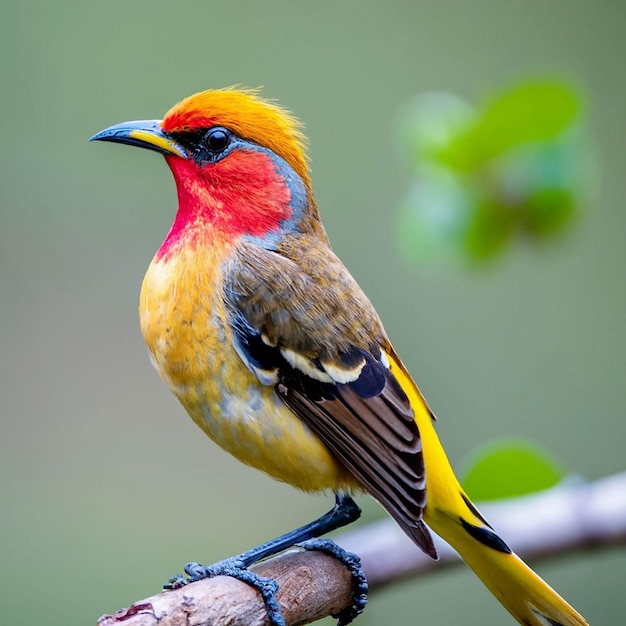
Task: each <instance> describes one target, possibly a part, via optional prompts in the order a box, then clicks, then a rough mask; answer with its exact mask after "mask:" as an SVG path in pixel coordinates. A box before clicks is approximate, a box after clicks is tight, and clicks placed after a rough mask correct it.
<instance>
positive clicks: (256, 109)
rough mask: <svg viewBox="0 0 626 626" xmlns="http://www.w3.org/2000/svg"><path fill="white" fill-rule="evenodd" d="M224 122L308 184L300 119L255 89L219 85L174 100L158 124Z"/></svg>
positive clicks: (169, 127)
mask: <svg viewBox="0 0 626 626" xmlns="http://www.w3.org/2000/svg"><path fill="white" fill-rule="evenodd" d="M211 126H224V127H225V128H228V129H229V130H232V131H233V132H234V133H236V134H237V135H239V136H240V137H241V138H243V139H247V140H249V141H254V142H255V143H257V144H259V145H260V146H264V147H266V148H269V149H270V150H272V152H274V153H276V154H277V155H278V156H280V157H282V158H283V159H285V161H287V163H289V165H291V167H293V169H294V170H295V171H296V173H297V174H298V175H299V176H300V177H301V178H302V180H303V181H304V182H305V183H306V184H307V186H308V185H309V176H308V169H309V168H308V162H307V156H306V139H305V136H304V135H303V133H302V131H301V125H300V122H299V121H298V120H297V119H295V118H294V117H293V116H292V115H291V114H290V113H289V112H288V111H286V110H285V109H282V108H281V107H279V106H278V105H276V104H274V103H272V102H268V101H266V100H263V99H262V98H261V97H260V96H259V95H258V92H257V91H256V90H245V91H243V90H235V89H220V90H208V91H201V92H200V93H196V94H194V95H192V96H189V97H188V98H185V99H184V100H182V101H181V102H179V103H178V104H175V105H174V106H173V107H172V108H171V109H170V110H169V111H168V112H167V114H166V115H165V118H164V119H163V122H162V124H161V127H162V129H163V130H164V131H165V132H184V131H194V130H199V129H203V128H210V127H211Z"/></svg>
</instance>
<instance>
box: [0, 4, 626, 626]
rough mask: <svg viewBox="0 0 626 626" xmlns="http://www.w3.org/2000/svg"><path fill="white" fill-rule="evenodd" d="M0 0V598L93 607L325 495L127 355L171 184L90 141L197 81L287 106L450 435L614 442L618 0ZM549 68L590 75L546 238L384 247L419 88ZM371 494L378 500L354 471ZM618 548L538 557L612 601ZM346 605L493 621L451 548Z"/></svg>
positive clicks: (134, 343)
mask: <svg viewBox="0 0 626 626" xmlns="http://www.w3.org/2000/svg"><path fill="white" fill-rule="evenodd" d="M2 13H3V17H2V20H1V22H0V34H1V36H0V50H1V52H2V54H1V55H0V64H1V67H2V98H1V101H0V102H1V104H0V106H1V111H2V139H3V140H2V146H1V150H2V168H1V170H0V179H1V185H0V294H1V296H0V298H1V299H0V321H1V324H0V419H1V422H0V564H1V566H0V621H1V622H2V623H5V624H12V625H13V626H22V625H26V624H29V625H30V624H34V623H46V624H48V625H55V624H64V625H65V624H93V623H94V622H95V620H96V619H97V617H98V616H99V615H100V614H101V613H105V612H113V611H115V610H116V609H118V608H120V607H122V606H127V605H128V604H129V603H130V602H132V601H133V600H137V599H140V598H143V597H145V596H147V595H150V594H152V593H154V592H156V591H157V590H158V589H159V587H160V585H161V584H162V583H163V582H164V580H165V579H166V578H167V577H168V576H169V575H171V574H173V573H175V572H177V571H180V569H181V566H182V564H183V563H185V562H186V561H189V560H200V561H203V562H211V561H214V560H217V559H219V558H221V557H224V556H227V555H230V554H233V553H235V552H237V551H240V550H241V549H243V548H246V547H249V546H252V545H254V544H256V543H258V542H260V541H261V540H264V539H266V538H268V537H270V536H273V535H274V534H276V533H278V532H279V531H283V530H286V529H289V528H291V527H293V526H294V525H296V524H298V523H301V522H304V521H306V520H308V519H310V518H313V517H314V516H315V515H317V514H319V513H320V512H322V511H324V510H326V509H327V508H328V506H329V504H330V499H329V498H324V497H322V496H319V497H314V496H306V495H303V494H299V493H297V492H295V491H294V490H292V489H291V488H290V487H288V486H285V485H281V484H277V483H275V482H273V481H271V480H270V479H268V478H266V477H265V476H263V475H261V474H258V473H256V472H254V471H253V470H250V469H247V468H245V467H242V466H240V465H239V464H238V463H237V462H235V461H234V460H232V459H230V458H229V457H227V456H226V455H225V454H224V453H222V452H221V451H220V450H219V449H218V448H217V447H216V446H215V445H213V444H211V442H209V441H208V440H207V439H206V438H205V437H204V436H203V435H201V433H200V432H199V431H198V430H197V428H196V427H195V426H194V425H193V424H192V422H191V421H190V420H189V419H188V418H187V417H186V415H185V414H184V413H183V410H182V409H181V408H180V407H179V406H178V404H177V402H176V401H175V399H174V398H173V396H171V395H170V393H169V391H168V390H167V389H166V387H165V385H164V384H162V383H161V381H160V380H159V379H158V376H157V374H156V373H155V372H154V370H153V369H152V367H151V366H150V364H149V362H148V358H147V355H146V350H145V349H144V346H143V344H142V340H141V337H140V333H139V328H138V322H137V314H136V307H137V299H138V291H139V286H140V282H141V279H142V276H143V273H144V271H145V268H146V266H147V264H148V263H149V261H150V259H151V257H152V254H153V253H154V251H155V250H156V248H157V247H158V245H159V243H160V242H161V240H162V238H163V237H164V235H165V233H166V231H167V229H168V227H169V224H170V222H171V220H172V217H173V213H174V209H175V191H174V185H173V183H172V181H171V179H170V175H169V172H168V171H167V168H166V166H165V164H164V163H163V162H162V160H161V159H160V158H158V157H157V156H156V155H154V154H146V153H145V152H142V151H139V150H130V149H125V148H121V147H119V146H109V145H94V144H88V143H87V139H88V137H89V136H90V135H92V134H93V133H95V132H96V131H98V130H100V129H102V128H104V127H105V126H107V125H109V124H112V123H116V122H120V121H125V120H129V119H136V118H147V117H160V116H162V115H163V113H164V112H165V111H166V110H167V109H168V108H169V106H170V105H172V104H173V103H174V102H175V101H177V100H179V99H181V98H182V97H184V96H186V95H188V94H190V93H192V92H194V91H198V90H201V89H205V88H208V87H222V86H226V85H230V84H234V83H242V84H244V85H248V86H259V85H263V86H264V94H265V95H266V96H268V97H271V98H276V99H279V100H280V102H281V103H282V104H283V105H285V106H287V107H288V108H290V109H291V110H293V111H294V112H295V113H296V114H297V115H298V116H299V117H300V118H301V119H302V120H304V121H305V122H306V128H307V133H308V135H309V136H310V138H311V154H312V157H313V178H314V184H315V189H316V192H317V198H318V202H319V205H320V207H321V211H322V214H323V217H324V220H325V224H326V227H327V229H328V231H329V234H330V236H331V239H332V241H333V244H334V248H335V250H336V251H337V252H338V253H339V255H340V256H341V257H342V258H343V259H344V261H345V262H346V264H347V266H348V267H349V268H350V269H351V271H352V272H353V273H354V274H355V276H356V277H357V279H358V280H359V281H360V283H361V284H362V286H363V287H364V288H365V290H366V291H367V292H368V294H369V295H370V297H371V298H372V300H373V302H374V303H375V305H376V306H377V308H378V311H379V313H380V314H381V316H382V318H383V320H384V321H385V323H386V326H387V329H388V331H389V333H390V335H391V338H392V340H393V341H394V343H395V344H396V347H397V348H398V350H399V352H400V353H401V354H402V356H403V358H404V360H405V361H406V362H407V364H408V365H409V367H410V369H411V370H412V372H413V374H414V376H415V377H416V379H417V381H418V382H419V383H420V385H421V387H422V389H423V391H424V392H425V394H426V396H427V397H428V399H429V401H430V403H431V405H432V406H433V408H434V409H435V411H436V412H437V414H438V416H439V418H440V421H439V427H438V428H439V432H440V434H441V437H442V439H443V441H444V443H445V445H446V447H447V450H448V451H449V454H450V456H451V459H452V461H453V463H454V464H455V465H456V466H457V467H459V468H460V467H462V466H463V462H464V459H465V458H467V457H468V455H469V453H470V451H471V450H472V449H474V448H476V447H478V446H480V445H481V444H482V443H484V442H486V441H488V440H490V439H491V438H494V437H498V436H507V437H508V436H513V435H517V436H523V437H527V438H530V439H533V440H534V441H536V442H538V443H540V444H541V445H543V446H544V447H546V448H548V449H550V450H552V451H553V452H554V454H555V455H556V456H557V458H558V459H559V461H560V462H561V463H562V464H563V465H564V466H565V467H566V468H568V469H569V470H571V471H572V472H576V473H579V474H581V475H583V476H585V477H588V478H590V479H593V478H596V477H600V476H603V475H605V474H609V473H612V472H617V471H620V470H623V469H624V465H625V463H624V441H625V440H626V420H625V419H624V407H623V399H624V393H623V390H624V374H625V373H626V372H625V370H626V367H625V356H624V355H625V354H626V335H625V333H624V331H623V319H624V307H625V305H626V296H625V293H624V291H625V290H624V270H625V267H626V246H625V245H624V241H623V240H624V233H625V232H626V212H625V211H624V198H625V197H626V176H625V175H624V164H625V163H626V130H625V122H624V111H626V75H625V73H624V70H623V63H624V58H626V38H624V35H623V33H624V25H625V24H626V6H625V5H624V4H623V3H622V2H619V1H618V0H615V1H612V2H611V1H606V0H605V1H597V2H593V3H592V2H580V1H577V0H572V1H570V2H567V3H565V2H552V3H547V2H540V1H538V0H528V1H527V2H524V3H521V2H516V3H513V2H508V3H502V2H498V1H497V0H475V1H473V2H460V1H459V2H451V3H443V2H436V1H434V0H430V1H425V0H412V1H410V2H400V1H393V2H386V3H383V2H369V1H364V0H361V1H356V0H352V1H349V2H348V1H346V2H341V3H334V2H319V3H312V2H311V3H304V2H299V3H295V2H287V1H282V2H279V1H275V0H274V1H266V2H254V1H252V0H249V1H246V2H212V1H206V0H205V1H202V2H200V1H198V2H191V1H189V2H185V1H182V2H179V3H165V2H161V1H160V0H151V1H148V0H135V1H133V2H121V1H120V0H109V2H106V3H105V2H100V3H95V2H91V3H90V2H79V1H70V0H57V1H56V2H44V1H42V0H33V1H31V2H12V1H11V0H9V2H6V3H5V4H4V5H3V11H2ZM545 73H550V74H555V73H556V74H558V75H560V76H563V77H564V78H566V79H568V80H571V81H573V82H574V83H575V84H577V85H579V87H580V88H581V89H582V90H583V92H584V93H586V103H587V109H588V115H589V120H590V126H591V132H592V136H593V141H594V145H595V150H596V153H597V157H598V172H599V176H598V185H597V189H596V193H595V196H594V198H595V202H594V203H593V205H592V206H590V207H588V211H587V213H586V214H585V215H584V216H583V217H582V219H580V220H579V221H578V223H577V224H576V225H575V227H574V228H573V229H571V230H570V231H569V233H568V234H567V235H566V236H565V237H562V238H561V239H560V240H559V241H558V242H557V244H556V245H552V246H551V247H549V248H545V249H540V250H533V249H532V248H523V247H521V246H520V247H516V248H514V249H513V250H512V251H510V252H508V253H507V254H505V255H504V256H503V258H502V259H501V260H500V261H499V262H497V263H495V264H493V266H491V267H489V268H488V269H487V270H484V271H475V270H473V271H470V270H467V271H454V272H453V271H445V270H444V269H439V270H437V271H436V272H432V271H431V270H428V271H427V270H425V269H422V268H419V267H417V266H416V265H415V264H413V265H411V264H410V263H408V262H407V261H405V260H403V259H402V258H401V256H400V254H399V253H398V251H397V242H396V239H395V237H396V233H395V224H394V219H395V215H396V213H397V209H398V206H399V204H400V203H401V200H402V198H403V196H404V194H405V192H406V189H407V186H408V184H409V178H410V177H409V173H408V171H407V170H406V168H405V167H404V166H403V165H402V164H401V162H400V160H399V159H398V158H397V156H396V154H394V149H393V141H392V135H393V133H392V129H393V124H394V118H395V116H396V115H397V114H398V111H399V110H400V109H401V107H402V106H403V104H404V103H405V102H406V101H407V100H409V99H410V98H411V97H412V96H414V95H415V94H419V93H422V92H425V91H432V90H446V91H451V92H454V93H457V94H459V95H460V96H461V97H463V98H465V99H468V100H470V101H472V100H480V99H481V98H482V96H483V95H484V94H485V93H487V92H490V91H492V90H493V89H494V88H499V87H500V86H502V85H503V84H508V83H511V82H513V81H515V80H518V79H519V78H522V77H528V76H534V75H544V74H545ZM363 504H364V505H365V509H366V518H369V519H371V518H374V517H378V516H381V515H382V512H381V511H380V510H379V508H378V507H377V506H376V505H375V504H374V503H372V502H367V500H366V499H364V501H363ZM625 568H626V551H625V550H624V549H623V548H615V549H613V550H611V551H597V552H588V553H585V554H584V555H576V556H570V557H567V558H563V559H560V560H558V561H553V562H550V563H541V564H539V565H538V569H539V571H540V572H541V573H542V574H543V575H544V576H545V577H546V578H547V579H548V580H549V581H550V582H551V583H553V584H554V586H555V587H556V588H557V589H558V590H559V591H560V592H562V593H563V594H564V595H565V596H566V597H567V598H568V599H570V600H571V601H572V603H574V604H575V605H576V607H577V608H578V609H579V610H580V611H581V612H583V613H584V614H585V615H586V616H587V617H588V618H589V619H590V621H591V622H592V623H594V624H615V623H621V621H622V620H623V609H622V607H621V604H622V602H621V600H622V595H623V581H624V571H625ZM359 623H360V624H361V625H362V626H367V625H368V624H369V625H374V624H379V623H393V624H397V625H403V624H417V623H419V624H429V625H430V624H433V625H434V624H504V623H512V621H511V620H510V619H509V618H508V617H507V615H506V614H505V613H504V611H503V609H501V608H500V606H499V605H498V604H497V603H496V601H495V600H493V599H492V598H491V597H490V596H489V594H488V593H487V592H486V591H485V590H484V589H483V588H482V586H481V584H480V583H479V582H478V581H477V580H476V579H475V578H474V577H473V575H472V574H471V573H470V572H469V571H467V570H466V569H461V568H459V569H457V570H455V571H454V572H450V573H448V572H446V574H445V575H438V576H432V577H430V578H428V579H421V580H419V581H407V582H405V583H403V584H401V585H398V586H396V587H393V588H392V589H389V590H385V591H384V592H381V594H379V595H376V596H375V597H373V598H372V600H371V604H370V606H369V607H368V610H367V612H366V614H365V615H364V616H363V617H362V618H361V619H360V620H359Z"/></svg>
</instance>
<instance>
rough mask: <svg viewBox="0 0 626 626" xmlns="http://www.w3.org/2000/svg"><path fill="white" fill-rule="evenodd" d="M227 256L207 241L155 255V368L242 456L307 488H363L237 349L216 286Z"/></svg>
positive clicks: (145, 297)
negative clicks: (263, 381) (253, 372)
mask: <svg viewBox="0 0 626 626" xmlns="http://www.w3.org/2000/svg"><path fill="white" fill-rule="evenodd" d="M223 258H224V257H223V256H220V255H218V253H217V252H216V250H215V249H214V248H213V247H211V246H203V247H202V249H200V247H198V248H196V249H195V250H193V249H191V250H189V249H186V250H181V251H179V252H176V253H174V254H171V255H170V256H168V257H164V258H161V259H157V258H155V260H153V262H152V264H151V265H150V267H149V268H148V272H147V273H146V276H145V278H144V282H143V286H142V290H141V298H140V305H139V315H140V322H141V331H142V333H143V337H144V340H145V341H146V344H147V345H148V348H149V350H150V352H151V354H152V357H153V361H154V364H155V367H156V369H157V370H158V372H159V374H160V375H161V377H162V378H163V380H164V381H165V382H166V383H167V384H168V385H169V387H170V389H171V390H172V392H173V393H174V395H176V397H177V398H178V399H179V400H180V402H181V404H182V405H183V406H184V407H185V409H186V410H187V412H188V413H189V415H190V416H191V418H192V419H193V420H194V422H195V423H196V424H198V426H200V428H201V429H202V430H203V431H204V432H205V433H206V434H207V435H209V437H211V439H213V441H215V442H216V443H217V444H218V445H220V446H221V447H222V448H224V449H225V450H227V451H228V452H230V453H231V454H232V455H233V456H235V457H236V458H238V459H239V460H240V461H242V462H244V463H246V464H248V465H251V466H253V467H255V468H257V469H260V470H262V471H264V472H266V473H267V474H269V475H270V476H272V477H273V478H276V479H278V480H281V481H284V482H288V483H290V484H292V485H294V486H295V487H298V488H299V489H303V490H305V491H319V490H326V489H331V490H335V491H337V490H350V489H354V488H356V487H357V483H356V481H355V480H354V478H352V477H351V476H350V475H349V474H348V472H347V471H346V470H345V468H343V466H341V465H340V464H339V463H338V462H337V461H336V459H335V458H334V457H333V456H332V455H331V453H330V452H329V451H328V449H327V448H326V446H324V444H323V443H322V442H321V441H320V440H319V439H318V438H317V437H316V436H315V435H314V434H313V433H311V431H310V430H309V429H308V428H307V427H306V426H305V425H304V424H303V423H302V422H301V421H300V419H298V418H297V417H296V416H295V415H294V414H293V413H292V412H291V410H289V409H288V408H287V407H286V406H285V405H284V404H283V403H282V402H281V400H280V398H279V397H278V396H277V395H276V393H275V392H274V389H273V387H267V386H263V385H261V384H260V383H259V381H258V379H257V378H256V377H255V376H254V375H253V374H252V373H251V372H250V371H249V370H248V369H247V367H246V366H245V365H244V363H243V361H242V360H241V358H240V357H239V356H238V355H237V353H236V352H235V350H234V348H233V338H232V331H231V330H230V327H229V325H228V324H227V322H226V315H225V310H224V304H223V298H222V294H221V292H220V290H219V289H216V285H221V280H220V279H221V267H220V266H221V262H222V260H223Z"/></svg>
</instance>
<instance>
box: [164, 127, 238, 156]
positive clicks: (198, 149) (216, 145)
mask: <svg viewBox="0 0 626 626" xmlns="http://www.w3.org/2000/svg"><path fill="white" fill-rule="evenodd" d="M170 137H172V139H174V140H175V141H176V143H178V144H180V145H181V146H182V147H183V148H184V149H185V150H186V151H187V153H188V154H189V155H190V156H191V157H192V158H193V160H194V161H196V163H198V164H199V165H203V164H206V163H214V162H216V161H219V160H220V159H221V158H222V156H225V154H224V153H225V152H226V150H227V149H228V147H229V146H230V144H231V143H232V141H233V139H234V138H235V137H236V136H235V135H234V134H233V133H232V132H231V131H230V130H228V129H227V128H224V127H223V126H213V127H212V128H209V129H199V130H194V131H179V132H173V133H170Z"/></svg>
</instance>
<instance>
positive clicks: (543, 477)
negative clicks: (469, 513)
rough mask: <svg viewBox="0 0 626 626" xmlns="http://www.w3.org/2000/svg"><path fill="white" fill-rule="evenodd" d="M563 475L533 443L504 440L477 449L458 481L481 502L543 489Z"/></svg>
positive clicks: (548, 456)
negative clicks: (460, 479)
mask: <svg viewBox="0 0 626 626" xmlns="http://www.w3.org/2000/svg"><path fill="white" fill-rule="evenodd" d="M563 477H564V472H563V470H562V469H561V468H560V467H559V466H558V464H557V463H556V462H555V461H554V460H553V459H552V458H551V457H550V455H549V454H548V453H546V452H545V451H543V450H541V449H540V448H538V447H537V446H536V445H535V444H532V443H529V442H525V441H521V440H505V441H497V442H493V443H491V444H489V445H487V446H485V447H483V448H482V449H480V450H478V451H477V452H476V453H475V455H474V458H473V459H472V461H471V463H470V464H469V467H468V468H467V469H466V471H465V473H464V476H463V479H462V481H461V482H462V484H463V489H465V491H466V492H467V494H468V495H469V496H470V498H472V499H473V500H478V501H481V502H485V501H489V500H503V499H505V498H515V497H518V496H525V495H528V494H531V493H535V492H537V491H543V490H544V489H549V488H550V487H554V486H555V485H557V484H558V483H559V482H561V481H562V480H563Z"/></svg>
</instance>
